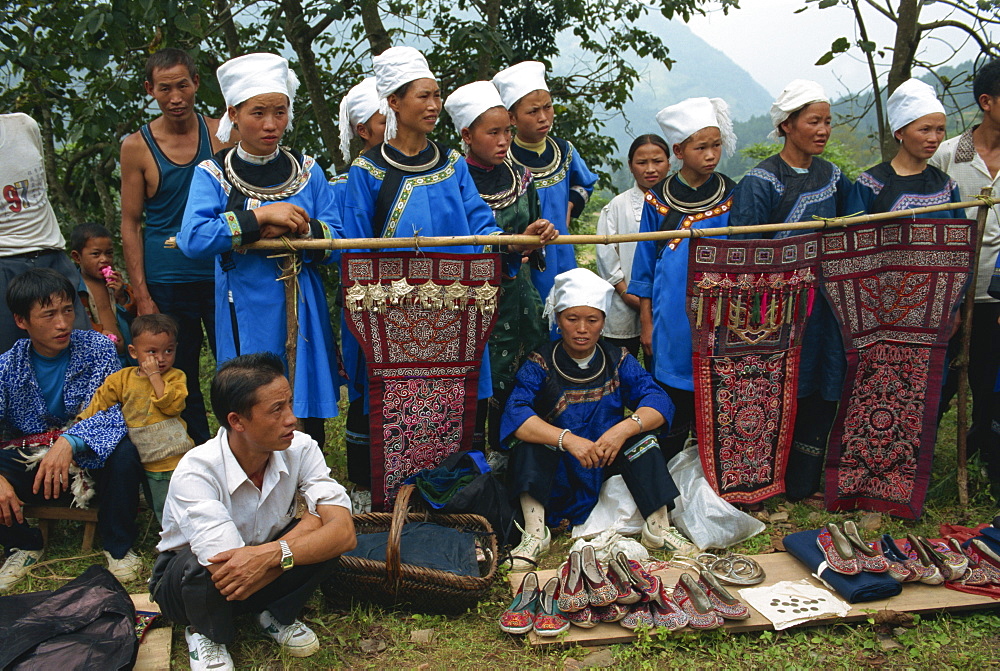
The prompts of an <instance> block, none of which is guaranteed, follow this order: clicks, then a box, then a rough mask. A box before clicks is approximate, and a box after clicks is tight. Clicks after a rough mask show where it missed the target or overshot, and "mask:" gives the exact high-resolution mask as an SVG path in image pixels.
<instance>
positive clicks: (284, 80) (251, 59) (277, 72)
mask: <svg viewBox="0 0 1000 671" xmlns="http://www.w3.org/2000/svg"><path fill="white" fill-rule="evenodd" d="M215 76H216V77H218V79H219V88H220V89H222V96H223V97H224V98H225V99H226V106H227V107H236V106H237V105H239V104H240V103H242V102H246V101H247V100H250V98H253V97H254V96H259V95H265V94H267V93H284V94H285V95H286V96H288V127H287V128H286V130H291V129H292V119H293V115H292V104H293V103H294V102H295V91H296V90H297V89H298V88H299V78H298V77H296V76H295V73H294V72H292V71H291V70H290V69H289V67H288V61H287V60H285V59H284V58H282V57H281V56H278V55H277V54H247V55H246V56H240V57H238V58H234V59H232V60H228V61H226V62H225V63H223V64H222V65H220V66H219V69H218V70H216V71H215ZM232 131H233V122H232V121H231V120H230V118H229V114H228V113H226V114H223V115H222V119H221V120H219V129H218V130H217V131H216V132H215V137H217V138H219V140H221V141H222V142H229V135H230V134H231V133H232Z"/></svg>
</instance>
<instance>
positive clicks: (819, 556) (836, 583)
mask: <svg viewBox="0 0 1000 671" xmlns="http://www.w3.org/2000/svg"><path fill="white" fill-rule="evenodd" d="M819 532H820V530H819V529H814V530H812V531H799V532H797V533H794V534H789V535H788V536H785V540H784V545H785V549H786V550H788V552H789V553H791V555H792V556H794V557H795V558H796V559H798V560H799V561H800V562H802V563H803V564H805V565H806V567H807V568H808V569H809V570H810V571H811V572H812V573H814V574H815V573H816V569H818V568H819V565H820V564H821V563H823V561H824V560H825V557H824V556H823V551H822V550H820V549H819V546H818V545H817V544H816V539H817V538H818V537H819ZM819 576H820V578H822V579H823V581H824V582H826V583H827V584H828V585H829V586H830V587H832V588H833V589H835V590H836V591H837V594H839V595H840V596H842V597H844V598H845V599H847V601H849V602H850V603H864V602H867V601H878V600H879V599H888V598H889V597H893V596H896V595H897V594H899V593H900V592H902V591H903V585H902V584H900V583H898V582H896V581H895V580H893V579H892V578H890V577H889V575H888V574H886V573H868V572H862V573H859V574H858V575H843V574H842V573H837V572H836V571H834V570H833V569H829V568H827V569H825V570H824V571H823V572H822V573H821V574H819Z"/></svg>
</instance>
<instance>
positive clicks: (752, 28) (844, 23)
mask: <svg viewBox="0 0 1000 671" xmlns="http://www.w3.org/2000/svg"><path fill="white" fill-rule="evenodd" d="M970 3H971V0H970ZM861 4H862V6H864V2H862V3H861ZM896 4H897V3H896V2H895V0H892V5H893V6H895V5H896ZM805 6H807V4H806V2H805V0H740V9H738V10H735V11H730V13H729V15H728V16H726V15H724V14H723V13H722V12H710V13H709V14H708V16H705V17H698V18H692V20H691V22H690V23H689V24H688V25H689V26H690V28H691V30H693V31H694V32H695V34H697V35H698V36H699V37H701V38H702V39H704V40H706V41H708V42H710V43H711V44H712V46H714V47H715V48H717V49H719V50H720V51H722V52H724V53H725V54H726V55H727V56H729V57H730V58H732V59H733V60H734V61H736V62H737V63H739V64H740V65H741V66H742V67H743V68H745V69H746V70H747V71H748V72H749V73H750V74H751V75H753V77H754V79H756V80H757V81H758V82H759V83H760V84H761V85H762V86H763V87H764V88H766V89H767V90H768V91H770V92H771V93H772V94H773V95H777V94H778V93H780V92H781V90H782V89H783V88H784V86H785V84H787V83H788V82H789V81H791V80H792V79H797V78H802V79H814V80H816V81H818V82H819V83H821V84H822V85H823V86H824V87H825V88H826V89H827V93H828V94H830V95H832V96H834V97H836V95H838V94H843V93H848V92H849V91H851V90H859V89H861V88H863V87H865V86H866V85H867V83H868V81H869V77H868V66H867V64H866V63H865V61H864V60H863V58H862V56H863V54H862V53H861V51H860V49H858V48H857V47H855V48H853V49H851V51H849V52H847V53H844V54H840V55H839V56H837V57H836V58H835V59H834V60H833V61H832V62H831V63H828V64H827V65H824V66H819V67H817V66H815V65H814V63H815V62H816V61H817V60H818V59H819V58H820V56H822V55H823V54H825V53H826V52H827V51H828V50H829V49H830V44H831V43H832V42H833V41H834V40H835V39H837V38H838V37H841V36H844V37H847V38H848V39H849V40H851V41H852V42H855V41H856V40H857V39H858V37H857V36H856V27H855V24H854V15H853V13H852V12H851V11H850V9H848V8H846V7H839V6H838V7H831V8H829V9H822V10H821V9H817V7H816V3H815V2H812V3H809V5H808V7H809V9H807V10H806V11H804V12H802V13H800V14H794V13H793V12H794V11H795V10H796V9H799V8H801V7H805ZM946 10H947V8H946V7H943V6H939V5H938V4H932V5H930V6H929V7H927V8H925V9H924V10H923V13H922V14H921V19H922V20H929V19H935V18H938V17H941V16H943V15H944V14H946V13H947V11H946ZM862 11H864V16H865V24H866V27H867V28H868V33H869V38H870V39H872V40H873V41H874V42H876V44H878V46H879V48H881V47H885V46H888V47H891V46H892V43H893V40H894V36H895V25H894V24H893V23H892V22H890V21H889V20H888V19H886V18H885V17H883V16H881V15H880V14H878V13H877V12H875V10H873V9H871V8H870V7H869V8H868V9H867V11H865V10H864V9H863V10H862ZM935 34H936V35H939V36H941V37H942V38H943V39H945V40H951V41H953V43H954V45H955V46H958V45H960V44H962V43H963V42H964V41H965V38H964V36H963V35H962V33H960V32H958V31H955V30H948V31H947V32H943V31H942V32H938V33H935ZM998 37H1000V31H996V32H995V33H994V35H993V38H994V40H993V41H994V42H995V41H996V38H998ZM923 44H924V49H925V52H924V53H925V54H926V55H928V56H931V57H936V58H941V57H942V56H943V55H946V54H947V53H949V52H950V49H948V48H947V47H946V46H944V45H942V44H938V43H935V41H934V40H930V41H926V40H925V42H924V43H923ZM975 52H976V50H975V49H972V48H970V47H968V46H966V47H965V48H964V49H963V52H962V53H963V55H965V57H966V58H971V57H972V56H973V55H974V54H975ZM886 56H887V57H886V59H884V60H883V61H882V62H883V63H884V64H885V66H884V67H883V68H881V69H880V71H884V70H887V69H888V63H889V61H888V58H889V56H890V55H889V54H886ZM876 62H878V61H876ZM956 64H957V63H956Z"/></svg>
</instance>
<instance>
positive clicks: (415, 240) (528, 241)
mask: <svg viewBox="0 0 1000 671" xmlns="http://www.w3.org/2000/svg"><path fill="white" fill-rule="evenodd" d="M971 207H984V201H982V200H978V199H977V200H966V201H962V202H961V203H946V204H944V205H928V206H927V207H915V208H913V209H910V210H899V211H898V212H880V213H879V214H862V215H858V216H853V217H834V218H831V219H818V220H816V221H796V222H788V223H783V224H760V225H757V226H725V227H722V228H689V229H687V230H683V231H654V232H651V233H619V234H616V235H560V236H559V237H558V238H557V239H555V240H553V241H552V242H549V243H546V246H548V245H595V244H596V245H614V244H618V243H620V242H643V241H646V240H674V239H677V238H705V237H713V236H720V235H738V234H741V233H774V232H777V231H804V230H823V229H826V228H838V227H843V226H850V225H852V224H863V223H867V222H870V221H884V220H887V219H900V218H905V217H916V216H917V215H921V214H932V213H934V212H944V211H947V210H958V209H962V208H971ZM538 243H539V239H538V236H537V235H454V236H441V237H432V236H426V237H425V236H420V235H417V236H413V237H411V238H344V239H337V238H334V239H329V240H294V239H287V238H272V239H268V240H259V241H257V242H254V243H251V244H249V245H244V246H242V247H239V248H238V249H239V250H245V249H264V250H283V251H288V250H289V249H358V250H364V249H399V248H401V247H412V248H414V249H423V248H425V247H460V246H470V247H487V246H491V245H537V244H538ZM163 246H164V247H167V248H176V247H177V241H176V239H175V238H172V237H171V238H167V240H166V242H164V245H163Z"/></svg>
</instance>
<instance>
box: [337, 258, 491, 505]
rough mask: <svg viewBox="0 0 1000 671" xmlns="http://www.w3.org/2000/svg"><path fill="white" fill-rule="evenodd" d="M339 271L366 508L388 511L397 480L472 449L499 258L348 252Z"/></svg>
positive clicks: (396, 489) (395, 490)
mask: <svg viewBox="0 0 1000 671" xmlns="http://www.w3.org/2000/svg"><path fill="white" fill-rule="evenodd" d="M342 268H343V279H342V284H343V291H344V305H345V307H346V309H347V316H348V320H347V325H348V328H350V329H351V332H352V333H354V335H355V336H357V338H358V342H359V343H361V347H362V348H363V349H364V352H365V360H366V364H367V369H368V376H369V397H368V402H369V411H370V414H369V417H370V422H371V459H372V504H373V510H390V509H391V508H392V503H393V501H394V499H395V496H396V492H397V491H398V489H399V486H400V485H401V484H402V483H403V481H404V480H405V479H406V478H408V477H409V476H410V475H412V474H413V473H415V472H417V471H419V470H421V469H424V468H433V467H435V466H437V465H438V464H439V463H440V462H441V461H442V460H443V459H444V458H445V457H446V456H448V455H449V454H452V453H453V452H457V451H459V450H467V449H470V448H471V444H472V433H473V430H474V428H475V419H476V402H477V390H478V386H479V369H480V364H481V360H482V357H483V351H484V348H485V347H486V341H487V339H488V338H489V335H490V332H491V331H492V330H493V324H494V321H495V320H496V302H497V293H498V289H499V285H500V257H499V256H497V255H495V254H431V253H418V252H393V253H382V254H368V253H364V254H361V253H351V254H344V255H343V257H342Z"/></svg>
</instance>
